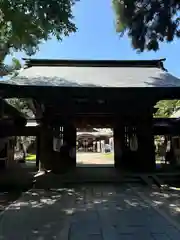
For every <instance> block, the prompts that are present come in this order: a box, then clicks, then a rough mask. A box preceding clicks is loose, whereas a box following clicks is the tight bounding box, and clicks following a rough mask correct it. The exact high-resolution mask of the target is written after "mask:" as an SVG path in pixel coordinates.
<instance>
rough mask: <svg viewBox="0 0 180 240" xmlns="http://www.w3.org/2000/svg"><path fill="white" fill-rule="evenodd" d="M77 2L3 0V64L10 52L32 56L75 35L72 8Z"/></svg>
mask: <svg viewBox="0 0 180 240" xmlns="http://www.w3.org/2000/svg"><path fill="white" fill-rule="evenodd" d="M76 1H77V0H28V1H25V0H0V62H2V61H3V60H4V58H5V56H6V55H7V54H9V53H10V51H18V50H23V51H25V52H26V53H27V54H28V55H33V54H34V53H35V52H36V51H37V49H38V45H39V44H40V43H41V42H42V41H43V40H47V39H49V38H51V37H52V36H55V37H56V38H57V39H58V40H61V39H62V37H63V36H67V35H69V33H71V32H75V31H76V26H75V24H74V23H73V15H72V7H73V5H74V4H75V2H76Z"/></svg>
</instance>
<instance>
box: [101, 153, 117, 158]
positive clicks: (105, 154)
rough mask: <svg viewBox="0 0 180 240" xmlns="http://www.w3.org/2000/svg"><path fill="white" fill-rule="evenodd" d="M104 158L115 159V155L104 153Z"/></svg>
mask: <svg viewBox="0 0 180 240" xmlns="http://www.w3.org/2000/svg"><path fill="white" fill-rule="evenodd" d="M103 156H105V157H108V158H113V157H114V154H113V153H111V152H110V153H103Z"/></svg>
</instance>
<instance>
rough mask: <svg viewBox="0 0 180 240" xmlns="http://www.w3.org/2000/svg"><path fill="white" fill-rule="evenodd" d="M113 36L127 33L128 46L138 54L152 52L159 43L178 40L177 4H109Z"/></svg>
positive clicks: (165, 0)
mask: <svg viewBox="0 0 180 240" xmlns="http://www.w3.org/2000/svg"><path fill="white" fill-rule="evenodd" d="M112 1H113V7H114V10H115V16H116V30H117V32H120V33H124V32H125V31H127V32H128V35H129V37H130V38H131V42H132V46H133V48H134V49H137V50H138V51H140V52H143V51H144V50H145V49H147V50H149V51H151V50H153V51H156V50H158V49H159V43H160V42H163V41H167V42H171V41H173V39H174V37H179V36H180V30H179V20H180V18H179V10H180V1H178V0H173V1H171V0H155V1H152V0H146V1H142V0H137V1H134V0H123V1H121V0H112Z"/></svg>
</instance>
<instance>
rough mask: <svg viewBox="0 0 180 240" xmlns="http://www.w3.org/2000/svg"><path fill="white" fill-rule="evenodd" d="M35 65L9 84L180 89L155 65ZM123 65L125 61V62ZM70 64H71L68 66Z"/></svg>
mask: <svg viewBox="0 0 180 240" xmlns="http://www.w3.org/2000/svg"><path fill="white" fill-rule="evenodd" d="M72 62H73V61H71V62H68V61H67V63H66V64H65V63H64V62H63V63H64V64H50V65H48V64H44V65H43V64H34V65H33V64H32V66H31V65H29V66H28V68H25V69H24V70H22V71H20V73H19V75H18V76H16V77H14V78H12V79H11V80H8V81H6V83H14V84H20V85H36V86H62V87H64V86H65V87H122V88H123V87H180V80H179V79H178V78H176V77H174V76H173V75H171V74H169V73H168V72H167V71H165V70H163V68H160V67H158V66H156V65H157V64H156V65H155V64H154V65H153V64H151V65H148V64H147V65H146V64H144V65H143V64H142V63H141V64H142V65H141V64H139V65H138V64H137V62H138V61H137V62H136V61H133V64H129V63H127V66H126V64H122V63H121V64H119V65H118V63H119V62H118V61H116V62H115V63H116V64H111V65H109V66H108V64H107V62H105V61H104V62H102V61H101V64H98V62H97V61H96V62H97V64H96V65H93V64H92V62H91V63H90V64H89V65H88V64H77V65H75V63H74V64H72ZM149 62H150V61H149ZM123 63H124V62H123ZM68 64H69V65H68Z"/></svg>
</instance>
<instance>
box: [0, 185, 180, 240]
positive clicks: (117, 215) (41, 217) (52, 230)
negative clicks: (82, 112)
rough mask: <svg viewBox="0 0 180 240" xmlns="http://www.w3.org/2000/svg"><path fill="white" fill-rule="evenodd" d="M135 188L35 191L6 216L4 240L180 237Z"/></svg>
mask: <svg viewBox="0 0 180 240" xmlns="http://www.w3.org/2000/svg"><path fill="white" fill-rule="evenodd" d="M136 190H137V189H136V188H134V187H129V186H128V185H126V186H121V187H120V186H116V187H115V186H112V185H92V186H91V185H89V186H87V185H84V186H83V185H74V186H73V185H72V186H70V185H69V186H68V185H67V186H66V187H63V188H59V189H49V190H48V191H46V190H42V189H39V190H38V189H34V190H31V191H29V192H27V193H25V194H24V195H23V196H22V197H21V198H20V199H19V200H18V201H17V202H16V203H13V204H12V205H11V206H10V208H9V210H8V211H6V212H5V213H4V214H3V215H2V216H1V219H0V239H9V240H11V239H12V240H14V239H38V240H46V239H48V240H49V239H64V240H66V239H71V240H74V239H98V240H99V239H101V240H102V239H121V238H122V239H140V237H142V238H143V239H156V238H157V237H158V236H160V237H161V239H167V238H168V236H169V235H170V236H171V239H173V240H175V239H179V237H180V233H179V231H178V230H177V229H175V227H173V226H172V225H171V224H170V223H169V222H168V221H167V219H165V218H164V217H162V216H161V215H160V214H158V213H157V212H156V211H155V210H154V209H153V208H152V207H151V206H150V205H149V204H148V203H146V201H145V200H144V199H143V198H142V197H140V196H139V195H138V193H136ZM140 190H143V189H142V188H140ZM144 191H145V189H144V190H143V192H144ZM155 192H156V191H155ZM152 194H153V192H152ZM161 200H162V204H165V205H166V203H165V202H163V201H164V200H163V198H162V199H161ZM125 237H126V238H125ZM157 239H158V238H157Z"/></svg>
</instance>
